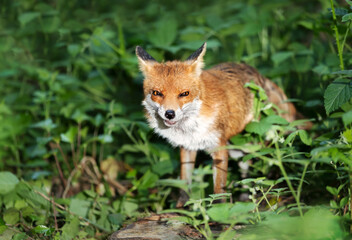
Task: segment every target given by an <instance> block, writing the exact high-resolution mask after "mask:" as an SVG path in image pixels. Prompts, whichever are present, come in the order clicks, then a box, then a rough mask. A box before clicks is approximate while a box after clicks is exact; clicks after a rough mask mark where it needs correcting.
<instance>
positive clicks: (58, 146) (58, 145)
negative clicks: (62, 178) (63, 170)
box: [56, 143, 72, 172]
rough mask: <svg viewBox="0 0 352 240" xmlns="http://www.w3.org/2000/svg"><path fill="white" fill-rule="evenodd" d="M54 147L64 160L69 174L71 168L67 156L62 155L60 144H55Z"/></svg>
mask: <svg viewBox="0 0 352 240" xmlns="http://www.w3.org/2000/svg"><path fill="white" fill-rule="evenodd" d="M56 147H57V148H58V149H59V151H60V153H61V155H62V158H63V159H64V162H65V164H66V166H67V168H68V171H69V172H71V171H72V168H71V166H70V164H69V163H68V161H67V156H66V155H65V154H64V151H63V150H62V148H61V145H60V143H58V144H56Z"/></svg>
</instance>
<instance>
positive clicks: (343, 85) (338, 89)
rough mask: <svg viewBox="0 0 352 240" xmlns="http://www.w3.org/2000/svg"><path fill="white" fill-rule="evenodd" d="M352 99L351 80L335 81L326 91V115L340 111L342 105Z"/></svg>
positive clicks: (339, 79) (341, 79) (340, 79)
mask: <svg viewBox="0 0 352 240" xmlns="http://www.w3.org/2000/svg"><path fill="white" fill-rule="evenodd" d="M351 97H352V85H351V80H349V79H344V78H338V79H336V80H335V81H333V82H332V83H331V84H330V85H329V86H328V87H327V89H326V90H325V93H324V106H325V110H326V113H327V114H329V113H331V112H332V111H334V110H336V109H338V108H339V107H340V106H341V105H342V104H344V103H345V102H347V101H348V100H350V99H351Z"/></svg>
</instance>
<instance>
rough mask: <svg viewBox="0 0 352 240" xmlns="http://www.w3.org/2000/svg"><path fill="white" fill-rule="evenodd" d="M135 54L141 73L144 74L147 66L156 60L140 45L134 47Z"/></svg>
mask: <svg viewBox="0 0 352 240" xmlns="http://www.w3.org/2000/svg"><path fill="white" fill-rule="evenodd" d="M136 55H137V57H138V62H139V68H140V69H141V71H142V72H143V74H146V72H147V71H148V68H150V67H151V66H153V65H154V64H155V63H157V61H156V60H155V59H154V58H153V57H152V56H150V55H149V54H148V53H147V52H146V51H145V50H144V49H143V48H141V47H140V46H137V47H136Z"/></svg>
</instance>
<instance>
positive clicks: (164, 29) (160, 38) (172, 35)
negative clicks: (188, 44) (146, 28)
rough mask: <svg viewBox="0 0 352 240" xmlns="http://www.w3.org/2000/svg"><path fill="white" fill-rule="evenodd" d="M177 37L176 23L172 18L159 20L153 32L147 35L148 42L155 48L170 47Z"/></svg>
mask: <svg viewBox="0 0 352 240" xmlns="http://www.w3.org/2000/svg"><path fill="white" fill-rule="evenodd" d="M176 36H177V21H176V19H175V18H174V17H172V16H164V17H163V18H161V19H160V20H159V21H158V22H157V24H156V26H155V30H154V31H150V32H149V34H148V37H149V41H150V42H151V43H152V44H154V45H155V46H157V47H167V46H170V45H171V44H172V43H173V42H174V41H175V39H176Z"/></svg>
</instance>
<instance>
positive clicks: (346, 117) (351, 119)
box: [342, 111, 352, 126]
mask: <svg viewBox="0 0 352 240" xmlns="http://www.w3.org/2000/svg"><path fill="white" fill-rule="evenodd" d="M342 121H343V124H344V125H345V126H347V125H348V124H350V123H352V111H348V112H346V113H344V114H343V115H342Z"/></svg>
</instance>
